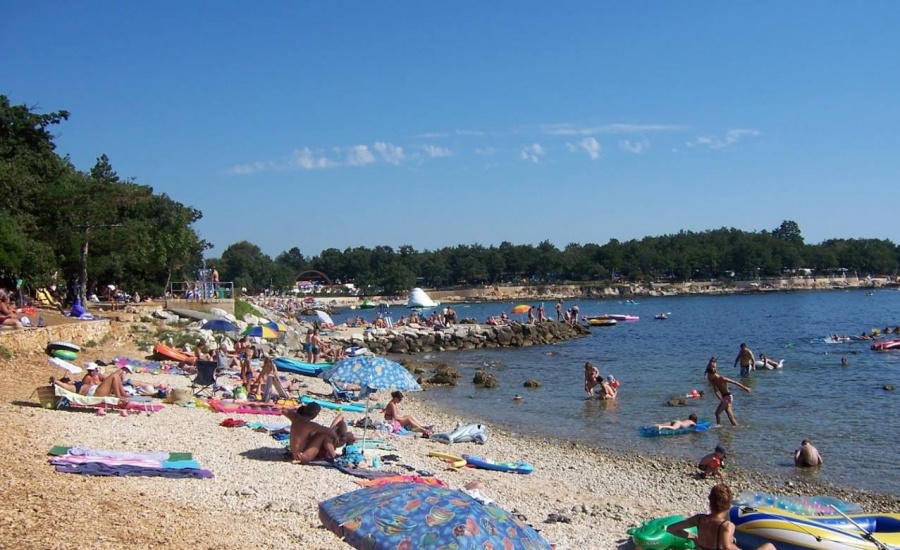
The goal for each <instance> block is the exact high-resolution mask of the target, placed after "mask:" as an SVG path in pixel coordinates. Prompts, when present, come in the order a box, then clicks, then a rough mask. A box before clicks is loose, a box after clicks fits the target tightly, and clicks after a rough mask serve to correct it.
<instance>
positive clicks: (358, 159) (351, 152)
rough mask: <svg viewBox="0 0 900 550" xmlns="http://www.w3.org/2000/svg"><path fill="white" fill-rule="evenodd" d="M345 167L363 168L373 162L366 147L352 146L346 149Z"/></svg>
mask: <svg viewBox="0 0 900 550" xmlns="http://www.w3.org/2000/svg"><path fill="white" fill-rule="evenodd" d="M346 162H347V166H365V165H367V164H372V163H373V162H375V155H373V154H372V151H371V150H369V146H368V145H354V146H352V147H349V148H348V149H347V161H346Z"/></svg>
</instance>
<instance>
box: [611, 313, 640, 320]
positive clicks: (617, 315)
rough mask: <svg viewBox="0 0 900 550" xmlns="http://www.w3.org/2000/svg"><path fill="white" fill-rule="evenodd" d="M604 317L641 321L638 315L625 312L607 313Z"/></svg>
mask: <svg viewBox="0 0 900 550" xmlns="http://www.w3.org/2000/svg"><path fill="white" fill-rule="evenodd" d="M603 317H606V318H608V319H615V320H616V321H640V319H641V318H640V317H639V316H638V315H625V314H624V313H607V314H606V315H604V316H603Z"/></svg>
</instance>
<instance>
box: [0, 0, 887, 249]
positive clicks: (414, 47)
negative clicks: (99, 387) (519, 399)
mask: <svg viewBox="0 0 900 550" xmlns="http://www.w3.org/2000/svg"><path fill="white" fill-rule="evenodd" d="M4 12H5V13H4V17H3V18H2V19H0V47H2V51H4V52H5V55H4V56H2V58H0V74H2V75H3V78H2V79H0V93H4V94H6V95H8V96H10V98H11V100H12V101H13V102H14V103H26V104H29V105H32V106H36V107H37V108H38V110H41V111H45V112H46V111H55V110H59V109H66V110H68V111H70V112H71V114H72V115H71V118H70V119H69V121H68V122H65V123H64V124H63V125H62V126H61V127H60V128H58V130H57V132H58V134H59V137H58V140H57V143H58V145H59V149H58V150H59V152H60V153H62V154H69V155H70V156H71V158H72V161H73V162H74V163H75V165H76V166H77V167H78V168H80V169H83V170H87V169H89V168H90V167H91V166H92V165H93V163H94V161H95V160H96V158H97V157H98V156H99V155H101V154H106V155H108V156H109V158H110V160H111V162H112V165H113V167H114V169H115V170H116V171H117V172H118V173H119V175H120V176H122V177H133V178H135V179H136V181H138V182H140V183H144V184H148V185H151V186H152V187H153V188H154V189H155V190H156V191H157V192H162V193H166V194H168V195H169V196H171V197H173V198H174V199H175V200H178V201H179V202H182V203H184V204H187V205H190V206H193V207H195V208H198V209H199V210H201V211H202V212H203V214H204V217H203V219H202V220H201V221H200V222H199V223H198V224H197V229H198V231H199V232H200V234H201V236H202V237H203V238H204V239H206V240H208V241H210V242H211V243H213V244H214V245H215V248H214V249H213V250H211V251H210V252H209V255H210V256H211V257H214V256H218V255H221V253H222V252H223V251H224V249H225V248H226V247H227V246H228V245H230V244H233V243H235V242H238V241H241V240H248V241H250V242H252V243H254V244H257V245H259V246H260V247H261V248H262V249H263V251H264V252H266V253H267V254H270V255H271V256H273V257H274V256H276V255H277V254H279V253H280V252H282V251H284V250H288V249H290V248H291V247H294V246H297V247H299V249H300V250H301V252H302V253H303V254H305V255H307V256H312V255H316V254H318V253H319V252H321V251H322V250H323V249H326V248H338V249H340V250H343V249H345V248H348V247H356V246H366V247H374V246H379V245H387V246H391V247H394V248H395V249H396V248H397V247H399V246H401V245H404V244H408V245H412V246H413V247H415V248H416V249H418V250H426V249H428V250H434V249H437V248H441V247H444V246H454V245H457V244H476V243H478V244H482V245H485V246H490V245H498V244H500V243H501V242H503V241H509V242H512V243H514V244H534V245H536V244H538V243H539V242H541V241H543V240H549V241H550V242H552V243H553V244H555V245H557V246H558V247H560V248H563V247H565V246H566V245H567V244H569V243H573V242H575V243H588V242H593V243H598V244H604V243H606V242H607V241H608V240H609V239H611V238H616V239H619V240H622V241H624V240H628V239H633V238H642V237H644V236H648V235H650V236H655V235H662V234H666V233H675V232H677V231H679V230H682V229H684V230H692V231H703V230H707V229H715V228H719V227H723V226H724V227H735V228H738V229H743V230H747V231H760V230H763V229H769V230H771V229H774V228H776V227H778V225H780V223H781V222H782V221H783V220H794V221H796V222H797V223H798V224H799V225H800V228H801V230H802V232H803V235H804V236H805V238H806V240H807V242H810V243H818V242H821V241H823V240H825V239H829V238H839V237H848V238H889V239H892V240H895V241H896V240H897V235H898V229H900V216H898V214H897V211H898V206H897V203H896V202H895V201H894V200H893V199H894V197H895V193H896V188H897V186H898V185H900V139H898V137H900V136H898V128H900V102H898V97H900V66H898V65H900V55H898V52H900V33H898V32H897V27H898V24H900V2H895V1H867V2H861V3H857V2H837V1H816V2H804V1H792V2H774V1H771V2H770V1H755V2H663V1H657V2H640V1H638V2H587V1H585V2H567V1H561V2H530V1H517V2H514V3H513V2H506V3H501V2H474V1H472V2H440V3H439V2H267V3H251V2H237V1H233V2H227V1H222V2H214V3H200V2H142V3H139V2H91V1H86V2H68V3H63V2H46V1H35V2H28V3H26V2H18V3H16V5H12V6H8V7H7V8H6V10H4Z"/></svg>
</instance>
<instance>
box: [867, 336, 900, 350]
mask: <svg viewBox="0 0 900 550" xmlns="http://www.w3.org/2000/svg"><path fill="white" fill-rule="evenodd" d="M872 349H873V350H875V351H887V350H890V349H900V338H895V339H893V340H885V341H883V342H875V343H874V344H872Z"/></svg>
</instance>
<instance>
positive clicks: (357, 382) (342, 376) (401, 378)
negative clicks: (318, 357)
mask: <svg viewBox="0 0 900 550" xmlns="http://www.w3.org/2000/svg"><path fill="white" fill-rule="evenodd" d="M322 378H323V379H324V380H325V381H326V382H331V383H333V384H337V385H343V386H344V387H347V386H359V387H360V388H361V390H360V392H359V395H360V397H365V398H366V420H368V418H369V399H368V396H369V394H370V393H372V392H374V391H376V390H390V391H394V390H400V391H422V387H421V386H419V383H418V382H416V379H415V378H413V375H412V373H410V372H409V371H408V370H406V367H404V366H403V365H401V364H400V363H397V362H394V361H391V360H390V359H385V358H384V357H378V356H374V355H363V356H359V357H347V358H345V359H341V360H340V361H337V362H336V363H335V364H333V365H332V366H331V368H329V369H328V370H326V371H325V372H323V373H322ZM368 427H369V422H368V421H367V422H365V423H364V424H363V443H365V440H366V432H367V430H368Z"/></svg>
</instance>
